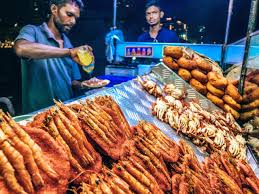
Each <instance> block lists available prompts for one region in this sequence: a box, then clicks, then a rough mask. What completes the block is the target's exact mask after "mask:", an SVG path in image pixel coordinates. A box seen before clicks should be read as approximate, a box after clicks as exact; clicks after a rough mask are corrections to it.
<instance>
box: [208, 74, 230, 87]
mask: <svg viewBox="0 0 259 194" xmlns="http://www.w3.org/2000/svg"><path fill="white" fill-rule="evenodd" d="M207 76H208V80H209V82H210V83H211V85H213V86H214V87H216V88H218V89H225V88H226V86H227V84H228V80H227V79H226V78H225V77H223V76H221V75H220V74H218V73H216V72H212V71H211V72H209V73H208V75H207Z"/></svg>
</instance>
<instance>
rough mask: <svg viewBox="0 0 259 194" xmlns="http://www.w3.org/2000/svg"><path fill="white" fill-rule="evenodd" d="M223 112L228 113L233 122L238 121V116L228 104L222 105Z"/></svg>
mask: <svg viewBox="0 0 259 194" xmlns="http://www.w3.org/2000/svg"><path fill="white" fill-rule="evenodd" d="M224 110H225V111H226V112H228V113H231V114H232V116H233V117H234V118H235V120H238V119H239V117H240V114H239V113H238V112H237V111H236V110H235V109H233V108H231V106H229V105H228V104H225V105H224Z"/></svg>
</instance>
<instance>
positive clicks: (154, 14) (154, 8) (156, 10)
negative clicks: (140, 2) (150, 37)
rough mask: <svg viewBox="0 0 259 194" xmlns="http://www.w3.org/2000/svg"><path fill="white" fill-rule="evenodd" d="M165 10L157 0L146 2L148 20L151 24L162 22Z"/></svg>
mask: <svg viewBox="0 0 259 194" xmlns="http://www.w3.org/2000/svg"><path fill="white" fill-rule="evenodd" d="M163 16H164V12H163V11H162V10H161V7H160V5H159V3H158V2H157V1H150V2H148V3H147V4H146V20H147V23H148V24H149V25H150V26H155V25H157V24H160V20H161V18H163Z"/></svg>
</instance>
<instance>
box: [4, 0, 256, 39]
mask: <svg viewBox="0 0 259 194" xmlns="http://www.w3.org/2000/svg"><path fill="white" fill-rule="evenodd" d="M118 1H121V2H123V3H124V4H129V5H130V7H129V8H125V7H119V8H118V19H119V20H120V21H123V24H122V25H123V26H122V28H123V29H124V30H125V31H126V33H125V34H126V36H127V32H129V34H128V37H125V39H126V40H130V41H134V39H136V37H135V36H136V34H138V33H140V32H141V28H142V27H143V26H145V18H144V4H145V2H146V1H141V0H118ZM29 2H30V0H8V1H4V2H2V6H1V8H2V9H1V12H0V18H1V19H0V21H2V22H0V26H1V25H10V24H13V23H15V22H16V21H19V23H21V25H25V24H26V23H30V11H29V10H28V6H27V5H28V3H29ZM84 2H85V4H86V5H87V8H86V12H85V13H84V15H86V17H84V18H85V19H89V18H90V19H92V20H93V18H94V17H98V19H100V18H104V21H105V24H106V25H107V26H105V27H107V31H108V30H109V27H108V26H111V25H112V12H113V10H112V9H113V7H112V6H113V1H112V0H102V1H100V0H85V1H84ZM228 2H229V1H226V0H216V1H209V0H196V1H194V0H181V1H179V0H178V1H177V0H160V3H161V6H162V8H163V9H164V11H165V13H166V16H170V17H176V18H178V19H180V20H181V21H183V22H184V23H186V24H187V25H188V26H192V27H193V26H198V25H204V26H205V27H206V33H207V34H208V36H209V37H210V41H211V42H214V41H215V42H218V43H222V42H223V40H224V34H225V27H226V20H227V12H228ZM250 4H251V0H234V10H233V16H232V23H231V29H230V40H229V42H234V41H236V40H238V39H241V38H242V37H244V36H245V34H246V30H247V21H248V17H249V10H250ZM14 5H15V6H14ZM96 15H97V16H96ZM91 25H92V26H88V28H95V27H97V26H95V24H94V22H92V23H91ZM119 26H120V24H119ZM257 29H258V24H257ZM130 31H132V33H130Z"/></svg>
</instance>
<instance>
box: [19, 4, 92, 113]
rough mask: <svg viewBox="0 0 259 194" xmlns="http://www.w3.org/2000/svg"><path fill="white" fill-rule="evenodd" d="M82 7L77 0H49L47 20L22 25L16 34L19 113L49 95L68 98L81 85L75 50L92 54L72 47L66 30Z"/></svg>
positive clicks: (50, 100)
mask: <svg viewBox="0 0 259 194" xmlns="http://www.w3.org/2000/svg"><path fill="white" fill-rule="evenodd" d="M83 7H84V4H83V3H82V1H81V0H50V3H49V9H50V17H49V19H48V21H47V23H45V22H44V23H42V24H41V25H40V26H35V25H26V26H25V27H23V28H22V29H21V31H20V33H19V35H18V36H17V38H16V40H15V45H14V49H15V53H16V54H17V55H18V56H19V57H20V58H21V64H22V110H23V113H28V112H32V111H36V110H39V109H41V108H45V107H48V106H50V105H52V104H53V99H57V100H61V101H66V100H69V99H71V98H72V97H73V90H77V89H80V88H82V84H81V82H80V81H79V80H80V79H81V75H80V71H79V67H78V64H81V63H80V60H79V58H78V55H77V52H78V51H79V50H85V51H86V52H89V53H90V54H91V55H92V56H93V54H92V49H91V47H90V46H88V45H83V46H80V47H76V48H73V46H72V44H71V42H70V40H69V39H68V37H67V35H66V34H67V33H68V32H69V31H70V30H71V29H72V27H73V26H74V25H75V24H76V22H77V20H78V18H79V17H80V12H81V10H82V9H83ZM77 63H78V64H77ZM81 65H82V64H81Z"/></svg>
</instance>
